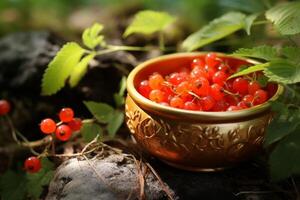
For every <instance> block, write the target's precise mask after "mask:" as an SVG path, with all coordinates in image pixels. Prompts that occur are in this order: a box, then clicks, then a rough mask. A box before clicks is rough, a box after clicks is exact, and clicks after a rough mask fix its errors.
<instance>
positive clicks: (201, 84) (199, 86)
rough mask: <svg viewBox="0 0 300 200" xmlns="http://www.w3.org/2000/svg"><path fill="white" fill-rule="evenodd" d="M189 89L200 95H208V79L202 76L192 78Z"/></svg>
mask: <svg viewBox="0 0 300 200" xmlns="http://www.w3.org/2000/svg"><path fill="white" fill-rule="evenodd" d="M191 90H192V91H193V92H195V93H196V94H197V95H200V96H205V95H208V93H209V90H210V87H209V82H208V80H207V79H206V78H204V77H200V78H197V79H196V80H192V82H191Z"/></svg>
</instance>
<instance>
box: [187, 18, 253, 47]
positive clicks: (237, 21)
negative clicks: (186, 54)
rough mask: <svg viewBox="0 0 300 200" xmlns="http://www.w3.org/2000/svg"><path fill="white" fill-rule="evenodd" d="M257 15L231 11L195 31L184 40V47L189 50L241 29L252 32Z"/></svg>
mask: <svg viewBox="0 0 300 200" xmlns="http://www.w3.org/2000/svg"><path fill="white" fill-rule="evenodd" d="M255 18H256V17H255V16H253V15H250V16H249V18H248V17H246V15H245V14H243V13H240V12H229V13H227V14H225V15H223V16H221V17H220V18H217V19H215V20H213V21H212V22H210V23H209V24H208V25H206V26H204V27H203V28H201V29H200V30H199V31H197V32H195V33H193V34H192V35H190V36H189V37H188V38H186V39H185V40H184V41H183V44H182V47H183V48H184V49H186V50H188V51H192V50H195V49H197V48H200V47H202V46H204V45H206V44H209V43H211V42H214V41H216V40H219V39H222V38H224V37H226V36H228V35H230V34H232V33H234V32H236V31H238V30H240V29H245V30H247V32H250V26H251V23H252V22H253V21H254V20H255Z"/></svg>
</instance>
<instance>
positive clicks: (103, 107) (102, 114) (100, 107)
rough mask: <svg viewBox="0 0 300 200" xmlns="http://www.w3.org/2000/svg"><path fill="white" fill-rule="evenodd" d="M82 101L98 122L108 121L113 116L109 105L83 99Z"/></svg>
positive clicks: (112, 110) (112, 109)
mask: <svg viewBox="0 0 300 200" xmlns="http://www.w3.org/2000/svg"><path fill="white" fill-rule="evenodd" d="M83 103H84V104H85V106H86V107H87V108H88V109H89V111H90V112H91V113H92V114H93V115H94V117H95V118H96V119H97V120H98V121H99V122H102V123H108V122H110V120H111V119H112V118H113V115H114V108H113V107H111V106H110V105H108V104H105V103H97V102H93V101H84V102H83Z"/></svg>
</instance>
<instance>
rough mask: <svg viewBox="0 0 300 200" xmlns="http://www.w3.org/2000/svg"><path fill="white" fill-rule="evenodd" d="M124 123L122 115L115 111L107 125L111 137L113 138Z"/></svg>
mask: <svg viewBox="0 0 300 200" xmlns="http://www.w3.org/2000/svg"><path fill="white" fill-rule="evenodd" d="M123 122H124V113H123V112H121V111H119V110H116V111H115V112H114V114H113V117H112V119H111V121H110V122H109V123H108V126H107V130H108V133H109V135H110V136H111V137H114V136H115V134H116V133H117V131H118V130H119V128H120V127H121V125H122V124H123Z"/></svg>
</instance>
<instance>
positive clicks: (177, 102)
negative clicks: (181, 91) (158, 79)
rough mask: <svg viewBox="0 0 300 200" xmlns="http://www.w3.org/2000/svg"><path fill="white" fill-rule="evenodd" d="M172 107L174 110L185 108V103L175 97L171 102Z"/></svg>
mask: <svg viewBox="0 0 300 200" xmlns="http://www.w3.org/2000/svg"><path fill="white" fill-rule="evenodd" d="M170 106H171V107H173V108H183V107H184V102H183V100H182V99H181V98H180V97H177V96H175V97H173V98H172V99H171V100H170Z"/></svg>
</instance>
